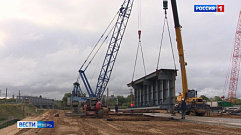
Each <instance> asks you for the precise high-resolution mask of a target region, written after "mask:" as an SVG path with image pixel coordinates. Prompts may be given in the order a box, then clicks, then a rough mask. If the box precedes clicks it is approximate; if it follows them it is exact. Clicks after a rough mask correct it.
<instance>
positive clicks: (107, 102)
mask: <svg viewBox="0 0 241 135" xmlns="http://www.w3.org/2000/svg"><path fill="white" fill-rule="evenodd" d="M106 100H107V101H106V106H107V109H108V104H109V88H107V99H106Z"/></svg>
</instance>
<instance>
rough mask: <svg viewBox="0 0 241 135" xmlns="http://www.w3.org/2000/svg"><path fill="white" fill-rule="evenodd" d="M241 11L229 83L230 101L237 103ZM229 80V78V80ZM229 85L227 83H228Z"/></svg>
mask: <svg viewBox="0 0 241 135" xmlns="http://www.w3.org/2000/svg"><path fill="white" fill-rule="evenodd" d="M240 39H241V11H240V13H239V19H238V24H237V29H236V33H235V43H234V49H233V55H232V68H231V73H230V75H231V76H230V82H229V90H228V101H229V102H232V103H233V104H234V103H235V98H236V91H237V86H238V78H239V70H240V60H241V44H240ZM227 79H228V78H227ZM226 83H227V81H226ZM225 89H226V88H224V92H223V96H222V97H221V98H222V99H224V98H225V96H224V94H225V91H226V90H225Z"/></svg>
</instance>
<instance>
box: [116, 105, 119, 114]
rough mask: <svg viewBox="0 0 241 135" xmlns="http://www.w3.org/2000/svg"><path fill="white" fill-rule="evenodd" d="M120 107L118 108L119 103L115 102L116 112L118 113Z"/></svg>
mask: <svg viewBox="0 0 241 135" xmlns="http://www.w3.org/2000/svg"><path fill="white" fill-rule="evenodd" d="M118 109H119V108H118V104H117V103H116V104H115V113H118Z"/></svg>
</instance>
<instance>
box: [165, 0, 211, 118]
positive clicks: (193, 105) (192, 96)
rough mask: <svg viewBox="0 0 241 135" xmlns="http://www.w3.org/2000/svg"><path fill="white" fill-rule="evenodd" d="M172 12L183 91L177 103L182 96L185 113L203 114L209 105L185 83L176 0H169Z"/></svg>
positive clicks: (178, 108)
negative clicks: (185, 105)
mask: <svg viewBox="0 0 241 135" xmlns="http://www.w3.org/2000/svg"><path fill="white" fill-rule="evenodd" d="M167 2H168V1H167V0H163V6H164V7H163V9H165V10H166V9H167V8H168V7H167ZM171 4H172V12H173V18H174V25H175V32H176V41H177V49H178V55H179V63H180V68H181V77H182V90H183V92H182V93H180V94H179V96H177V103H178V104H180V103H181V101H182V98H184V99H185V101H186V103H187V113H186V114H190V112H193V113H195V114H196V115H198V116H204V115H205V113H206V112H207V111H208V110H209V109H210V106H209V105H207V104H206V103H205V102H204V100H203V99H202V98H197V91H196V90H188V85H187V75H186V67H185V66H186V62H185V59H184V51H183V44H182V35H181V25H180V23H179V18H178V12H177V3H176V0H171ZM175 110H180V107H176V108H175Z"/></svg>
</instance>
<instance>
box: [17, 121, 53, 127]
mask: <svg viewBox="0 0 241 135" xmlns="http://www.w3.org/2000/svg"><path fill="white" fill-rule="evenodd" d="M17 127H18V128H54V121H18V122H17Z"/></svg>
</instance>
